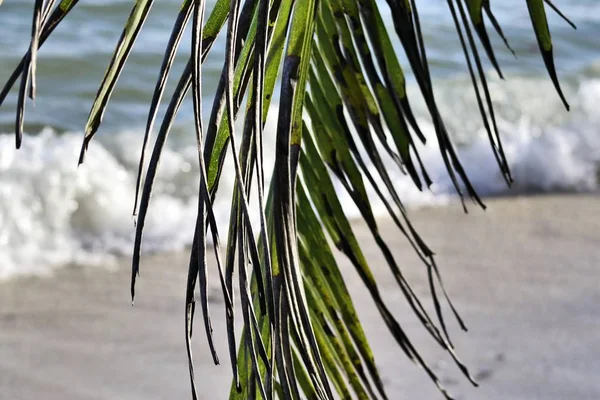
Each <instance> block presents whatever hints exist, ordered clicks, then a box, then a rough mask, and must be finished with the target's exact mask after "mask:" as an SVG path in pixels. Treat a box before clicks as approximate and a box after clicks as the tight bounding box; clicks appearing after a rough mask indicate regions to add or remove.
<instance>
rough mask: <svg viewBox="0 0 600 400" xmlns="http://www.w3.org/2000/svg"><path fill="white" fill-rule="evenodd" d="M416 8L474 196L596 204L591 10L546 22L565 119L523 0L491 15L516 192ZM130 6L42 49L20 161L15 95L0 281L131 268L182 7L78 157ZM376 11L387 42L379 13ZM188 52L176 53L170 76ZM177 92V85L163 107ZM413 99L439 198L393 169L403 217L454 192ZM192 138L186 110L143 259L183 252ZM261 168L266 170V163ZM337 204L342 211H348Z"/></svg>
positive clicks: (445, 18)
mask: <svg viewBox="0 0 600 400" xmlns="http://www.w3.org/2000/svg"><path fill="white" fill-rule="evenodd" d="M417 3H418V6H419V10H420V16H421V21H422V24H423V32H424V34H425V39H426V45H427V49H428V56H429V59H430V62H431V65H432V74H433V80H434V85H435V90H436V96H437V99H438V102H439V104H440V109H441V112H442V114H443V116H444V118H445V119H446V121H447V124H448V126H449V127H450V130H451V134H452V137H453V138H454V140H455V142H456V143H457V144H458V146H459V154H460V157H461V160H462V161H463V163H464V165H465V168H466V169H467V172H468V174H469V176H470V177H471V179H472V181H473V183H474V185H475V187H476V189H477V190H478V191H479V192H480V193H481V194H483V195H497V194H508V195H510V194H511V193H523V192H540V191H541V192H556V191H560V192H565V191H566V192H579V191H596V190H597V187H598V181H597V176H598V173H597V171H598V164H599V162H600V137H599V135H598V129H599V127H600V116H599V115H598V113H597V110H598V109H599V108H600V41H598V33H599V32H600V3H599V2H597V1H595V0H573V1H566V0H555V2H554V3H555V4H556V5H557V6H559V7H560V8H561V9H562V11H563V12H564V13H565V14H566V15H567V16H568V17H569V18H571V19H572V20H573V21H574V22H575V23H576V24H577V28H578V29H577V30H573V29H572V28H571V27H570V26H569V25H568V24H566V23H565V22H564V21H563V20H561V19H560V18H559V17H558V16H556V15H555V14H554V13H552V12H551V11H549V14H550V19H549V21H550V27H551V31H552V36H553V39H554V50H555V56H556V65H557V70H558V74H559V76H560V78H561V82H562V85H563V88H564V91H565V93H566V96H567V98H568V99H569V101H570V103H571V106H572V110H571V112H569V113H567V112H566V111H565V109H564V107H563V106H562V104H561V102H560V99H559V98H558V96H557V95H556V93H555V91H554V89H553V87H552V85H551V84H550V81H549V78H548V76H547V74H546V72H545V69H544V66H543V62H542V60H541V57H540V55H539V52H538V50H537V44H536V41H535V37H534V36H533V34H532V30H531V25H530V21H529V18H528V13H527V7H526V4H525V1H524V0H505V1H501V2H500V1H497V2H493V3H492V4H493V9H494V11H495V13H496V16H497V17H498V19H499V21H500V22H501V23H502V26H503V28H504V30H505V32H506V34H507V36H508V39H509V41H510V43H511V45H512V48H513V49H514V50H515V52H516V54H517V57H516V58H515V57H513V55H512V54H511V53H510V52H509V51H508V50H506V49H505V48H504V47H503V45H502V43H501V41H500V40H499V38H498V37H497V36H496V35H495V34H494V33H493V32H491V31H490V34H491V37H492V39H493V42H494V43H495V44H496V45H497V46H496V47H497V48H498V55H499V58H500V64H501V66H502V68H503V71H504V72H505V75H506V80H505V81H501V80H499V79H498V78H497V76H496V74H495V72H494V71H493V70H492V69H491V66H490V65H489V63H487V64H486V66H487V68H488V76H489V79H490V89H491V93H492V97H493V99H494V104H495V107H496V111H497V116H498V122H499V125H500V129H501V131H502V137H503V139H504V144H505V151H506V153H507V157H508V159H509V162H510V164H511V167H512V171H513V175H514V178H515V185H514V187H513V189H512V190H511V191H509V190H508V189H507V188H506V185H505V184H504V182H503V180H502V177H501V176H500V174H499V172H498V169H497V166H496V164H495V161H494V159H493V155H492V153H491V150H490V147H489V144H488V142H487V135H486V133H485V130H484V129H483V125H482V123H481V120H480V118H479V113H478V112H477V104H476V101H475V97H474V95H473V91H472V89H471V86H470V79H469V77H468V75H467V69H466V66H465V61H464V56H463V53H462V49H461V47H460V43H459V40H458V37H457V35H456V33H455V30H454V27H453V23H452V19H451V17H450V14H449V12H448V10H447V6H446V2H443V1H440V0H419V1H418V2H417ZM132 4H133V2H132V1H130V0H128V1H126V0H87V1H82V2H81V3H80V5H78V6H77V7H76V9H75V10H74V11H73V13H72V15H71V16H70V17H69V18H68V19H66V20H65V22H64V24H62V26H60V27H59V28H58V29H57V30H56V32H55V33H54V35H53V37H52V38H51V39H50V40H49V41H48V42H47V44H45V45H44V47H43V48H42V49H41V50H40V54H39V66H38V96H37V100H36V103H35V107H34V106H32V105H31V103H29V104H28V106H27V110H26V125H25V129H26V132H27V134H26V136H25V138H24V142H23V148H22V149H21V150H20V151H15V149H14V137H13V135H12V132H14V118H15V107H16V97H17V96H16V91H14V92H13V93H12V94H11V95H10V96H9V97H8V99H7V100H6V102H5V103H4V104H3V105H2V107H1V108H0V133H2V134H0V279H2V278H6V277H9V276H12V275H14V274H19V273H30V272H40V273H43V272H46V271H50V270H51V269H52V268H53V267H54V266H59V265H65V264H69V263H76V264H90V263H92V264H93V263H100V264H104V263H106V262H107V257H112V256H115V255H129V254H131V248H132V246H131V243H132V235H133V219H132V216H131V212H132V207H133V194H134V184H135V174H136V171H137V162H138V159H139V149H140V145H141V140H142V134H143V128H144V125H145V121H146V115H147V112H148V105H149V101H150V98H151V96H152V91H153V89H154V85H155V80H156V77H157V74H158V70H159V67H160V62H161V60H162V56H163V53H162V52H163V50H164V48H165V46H166V43H167V40H168V36H169V33H170V30H171V27H172V22H173V20H174V16H175V15H176V14H177V12H178V10H179V6H180V1H175V0H161V1H158V2H156V4H155V5H154V7H153V9H152V12H151V17H150V19H149V21H148V23H147V24H146V25H145V26H144V29H143V31H142V33H141V36H140V38H139V40H138V42H137V43H136V46H135V48H134V52H133V55H132V56H131V59H130V60H129V62H128V64H127V67H126V69H125V71H124V73H123V75H122V77H121V79H120V81H119V85H118V87H117V89H116V91H115V93H114V96H113V99H112V101H111V103H110V105H109V107H108V110H107V113H106V115H105V118H104V122H103V125H102V128H101V129H100V131H99V132H98V134H97V136H96V139H95V141H94V142H93V143H92V145H91V146H90V149H89V153H88V157H87V160H86V163H85V164H84V165H83V166H81V167H79V168H77V156H78V153H79V148H80V146H81V141H82V135H83V126H84V124H85V121H86V118H87V115H88V113H89V109H90V106H91V102H92V101H93V98H94V95H95V94H96V90H97V88H98V84H99V82H100V80H101V78H102V75H103V73H104V71H105V69H106V66H107V64H108V62H109V60H110V57H111V54H112V51H113V49H114V45H115V43H116V41H117V39H118V37H119V35H120V33H121V29H122V27H123V25H124V23H125V20H126V18H127V16H128V14H129V11H130V8H131V6H132ZM212 4H214V1H210V0H209V2H208V6H207V7H208V9H209V10H210V9H211V8H212ZM380 6H381V10H382V13H383V14H384V18H386V22H387V23H388V25H389V27H390V29H391V31H393V29H392V22H391V17H390V15H389V12H388V11H387V7H386V5H385V2H381V4H380ZM30 23H31V4H30V2H24V1H21V0H4V2H3V4H2V5H0V83H2V84H3V83H4V82H5V81H6V79H7V78H8V76H9V75H10V73H11V72H12V70H13V69H14V67H15V66H16V64H17V63H18V61H19V60H20V58H21V57H22V55H23V54H24V52H25V51H26V49H27V47H28V43H29V35H30V29H31V28H30ZM223 39H224V38H223V37H220V38H219V39H218V41H217V44H216V45H215V46H214V48H213V50H212V53H211V56H210V57H209V58H208V60H207V61H206V63H205V65H204V67H203V73H204V79H203V80H204V93H205V104H207V107H206V108H207V109H208V108H209V107H208V105H210V102H211V93H212V92H213V91H214V89H215V87H216V83H217V80H218V77H219V75H220V71H221V67H222V62H223V57H224V46H223V42H224V41H223ZM397 45H399V44H398V43H397ZM189 53H190V51H189V39H186V41H184V44H183V45H182V47H181V48H180V52H179V57H178V58H177V61H176V67H175V70H174V72H173V74H172V76H173V77H176V76H178V72H179V71H181V69H182V67H183V65H184V63H185V61H186V60H187V57H188V56H189ZM401 53H402V52H400V54H401ZM486 61H487V60H486ZM404 65H405V66H406V63H405V64H404ZM406 69H407V70H408V67H407V66H406ZM173 87H174V79H172V82H171V84H170V85H169V88H168V90H167V96H168V94H169V91H171V90H173ZM409 94H410V96H411V97H410V98H411V101H412V105H413V107H414V109H415V111H416V114H417V117H418V119H419V122H420V123H421V125H422V126H423V127H424V129H425V132H426V134H427V135H428V136H429V141H428V146H427V147H424V148H423V149H421V154H422V156H423V158H424V160H425V163H426V165H427V166H428V170H429V172H430V174H431V177H432V178H433V179H434V181H435V185H434V186H433V188H432V191H431V192H419V191H418V190H416V189H415V188H414V186H413V185H412V183H411V182H410V181H409V180H408V179H407V178H406V177H405V176H403V175H402V174H401V173H400V172H399V171H396V172H393V171H395V170H394V169H393V168H392V166H390V170H391V171H392V176H393V178H394V180H395V183H396V186H397V188H398V191H399V193H400V194H401V196H402V198H403V201H405V203H407V204H408V205H409V206H411V205H412V206H419V205H422V204H432V203H434V204H435V203H443V202H444V201H446V200H447V199H448V198H451V197H453V196H454V195H455V194H454V189H453V187H452V185H451V183H450V180H449V179H448V176H447V174H446V171H445V168H444V167H443V164H442V162H441V159H440V157H439V154H438V150H437V146H436V145H435V138H434V137H433V135H432V127H431V123H430V121H429V118H428V115H427V113H426V111H425V108H424V106H423V104H422V103H421V102H420V101H419V100H418V99H419V95H418V90H417V88H416V87H414V84H412V83H411V81H410V79H409ZM206 111H207V110H206ZM206 114H207V113H206ZM273 114H274V113H273ZM275 123H276V116H275V115H271V116H270V120H269V124H268V125H267V134H269V133H271V132H273V128H274V126H275ZM194 140H195V139H194V134H193V127H192V108H191V100H190V101H188V103H187V104H186V105H185V106H184V107H183V110H182V112H181V113H180V115H179V117H178V119H177V122H176V124H175V127H174V133H173V135H172V138H171V139H170V142H169V147H168V149H167V150H166V153H165V155H164V157H163V161H162V163H161V167H160V174H159V177H158V182H157V187H156V194H155V195H154V197H153V203H152V206H151V212H150V216H149V221H148V223H147V228H146V234H145V242H144V250H145V251H169V250H178V249H181V248H183V247H185V246H187V245H188V244H189V243H190V241H191V235H192V232H193V223H194V218H193V215H195V208H196V202H197V198H196V185H197V181H198V173H197V170H196V164H195V162H196V159H197V155H196V148H195V142H194ZM266 161H267V162H272V157H271V156H270V153H269V152H267V160H266ZM232 183H233V179H232V177H231V176H230V175H227V174H226V175H225V177H224V181H223V183H222V185H221V186H222V188H223V189H222V194H221V195H220V196H219V197H218V198H217V203H216V209H217V215H218V218H219V220H220V221H221V222H222V223H223V224H225V222H226V220H227V214H228V211H229V202H228V201H229V200H228V196H227V193H228V191H230V188H231V186H232ZM341 195H342V198H343V199H344V201H346V202H347V204H346V205H347V207H346V209H347V210H348V211H349V212H350V213H352V212H353V211H352V210H353V207H352V204H351V203H350V201H349V199H348V198H347V196H344V194H343V193H342V194H341ZM375 203H376V204H377V202H375Z"/></svg>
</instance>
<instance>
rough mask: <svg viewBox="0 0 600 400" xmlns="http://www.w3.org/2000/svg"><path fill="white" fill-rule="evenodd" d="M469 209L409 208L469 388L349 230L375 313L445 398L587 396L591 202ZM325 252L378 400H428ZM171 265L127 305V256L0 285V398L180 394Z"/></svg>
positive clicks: (595, 319)
mask: <svg viewBox="0 0 600 400" xmlns="http://www.w3.org/2000/svg"><path fill="white" fill-rule="evenodd" d="M485 203H486V204H487V206H488V210H487V211H485V212H484V211H482V210H480V209H478V208H477V207H469V214H467V215H465V214H464V213H463V211H462V207H461V206H460V203H459V202H456V203H454V202H452V203H450V204H448V205H444V206H431V207H430V206H427V207H420V208H418V209H415V210H409V214H410V218H411V222H412V223H413V224H414V226H415V229H417V231H418V232H419V233H420V234H421V235H422V237H423V239H424V240H425V241H426V242H427V244H429V245H430V246H431V247H432V249H433V250H434V251H435V252H436V254H437V257H436V260H437V262H438V265H439V267H440V270H441V273H442V276H443V279H444V283H445V286H446V290H447V291H448V292H449V295H450V296H451V298H452V300H453V302H454V304H455V306H456V307H457V309H458V310H459V312H460V313H461V316H462V317H463V319H465V322H466V323H467V326H468V327H469V328H470V331H469V332H468V333H463V332H459V330H458V329H457V328H458V327H457V324H455V323H454V322H453V321H452V318H451V314H450V313H449V312H448V313H446V318H447V324H448V327H449V330H450V335H451V337H452V339H453V341H454V342H455V345H456V348H457V353H458V355H459V356H460V357H461V359H462V360H463V361H464V362H465V363H466V364H467V366H468V367H469V368H470V370H471V372H472V374H473V375H474V376H475V378H476V379H477V380H478V381H479V383H480V386H481V387H480V388H478V389H475V388H473V387H471V386H470V384H469V383H468V382H467V381H466V379H464V378H463V377H462V376H461V374H460V371H458V369H457V368H456V367H454V365H453V364H452V360H451V359H450V358H449V357H448V356H446V355H444V354H443V352H441V351H440V350H439V348H436V347H435V346H434V344H433V341H432V340H431V339H429V338H428V337H426V336H425V335H423V332H425V331H424V330H423V329H422V328H421V327H420V324H419V323H418V321H416V318H415V317H414V316H413V315H412V313H411V311H410V310H409V309H408V306H407V305H406V304H405V301H404V298H403V297H402V296H401V293H400V291H399V290H398V288H397V286H396V285H395V281H394V280H393V279H390V276H391V275H390V274H389V271H387V267H385V264H384V263H383V257H382V255H381V253H380V251H379V250H378V248H377V247H376V246H374V244H373V241H372V239H371V238H370V233H369V232H368V230H366V229H365V227H364V225H363V224H361V223H360V222H359V221H354V222H353V228H354V230H355V234H356V235H357V238H358V240H359V243H361V245H362V246H363V251H364V253H365V256H366V257H367V259H368V260H369V261H370V265H371V266H372V268H373V272H374V274H375V276H376V278H377V282H378V284H379V286H380V290H381V292H382V293H383V297H384V299H385V300H386V302H387V303H388V306H390V308H391V309H392V310H393V311H394V312H395V315H396V317H397V318H398V320H399V322H400V323H401V324H402V326H403V328H405V329H406V331H407V333H408V335H409V337H411V339H412V340H413V342H414V344H415V346H416V347H417V348H418V349H419V350H420V351H421V352H422V355H423V356H424V358H425V359H426V360H427V361H428V363H429V364H430V365H431V366H432V367H433V368H434V370H435V372H436V373H437V374H438V375H439V377H440V379H441V381H442V384H443V385H444V386H446V388H447V389H448V390H449V392H450V394H451V395H453V396H454V397H455V398H459V399H480V398H485V399H492V400H493V399H505V398H510V399H517V400H519V399H522V400H526V399H527V400H529V399H548V398H556V399H564V398H576V399H597V398H600V383H598V382H597V380H596V379H595V376H594V371H598V370H600V340H597V339H595V338H594V337H593V336H594V335H593V334H592V332H596V331H598V330H599V329H600V312H599V309H598V307H597V304H598V301H599V300H600V294H599V293H598V290H597V282H600V270H599V269H598V265H600V250H599V249H600V218H598V216H600V198H599V197H598V196H595V195H554V196H518V197H509V198H505V197H499V198H498V197H496V198H486V199H485ZM378 222H379V225H380V230H381V231H382V232H383V237H384V238H385V239H386V240H387V241H388V245H389V246H390V248H391V249H392V250H393V252H394V256H395V257H396V259H397V260H398V261H399V264H400V266H401V268H402V269H403V271H404V272H405V274H406V276H407V279H408V280H409V282H411V284H412V285H413V288H414V290H415V291H416V293H417V294H418V295H419V296H420V298H421V300H422V301H423V303H424V305H425V306H426V308H427V309H428V311H431V310H432V307H431V296H430V295H429V289H428V285H427V279H426V273H425V269H424V268H423V266H422V264H420V261H419V260H418V258H417V256H416V255H415V254H414V252H413V251H412V249H411V248H410V246H409V245H408V243H407V242H406V240H405V239H404V237H402V236H401V235H398V234H397V230H396V229H395V227H394V225H393V223H392V222H391V221H390V220H388V219H386V218H379V219H378ZM337 256H338V262H339V264H340V267H341V268H342V271H343V273H344V277H345V279H346V283H347V286H348V289H349V290H350V292H351V293H352V294H353V296H354V301H355V306H356V307H357V309H358V313H359V316H360V318H361V322H362V324H363V326H364V328H365V330H366V334H367V337H368V338H369V340H370V342H371V345H372V346H373V350H374V353H375V359H376V362H377V365H378V366H379V368H380V372H381V374H382V378H383V380H384V384H385V385H386V390H387V391H388V395H389V397H390V399H396V398H403V397H410V398H419V399H421V398H422V399H437V398H439V399H442V398H443V397H442V396H441V394H439V393H438V392H437V390H436V388H435V386H434V385H433V384H432V383H431V382H430V381H429V379H428V378H427V377H426V375H425V373H424V372H423V371H421V370H419V369H418V368H416V367H415V366H414V365H413V364H411V363H410V362H409V361H408V359H407V358H406V357H405V356H404V355H403V353H402V352H401V351H400V349H399V348H397V345H396V344H395V343H394V342H393V339H392V338H391V336H390V335H389V334H388V333H387V332H386V331H385V327H384V325H383V323H382V322H381V321H380V317H379V315H378V314H377V313H376V311H375V310H374V307H373V305H372V304H371V303H372V302H371V301H370V300H369V298H368V294H367V293H366V290H365V289H364V288H363V287H362V283H361V282H360V280H359V279H358V277H357V275H356V273H355V272H354V271H353V269H352V267H351V265H350V264H349V263H348V262H347V261H346V260H345V259H343V258H342V257H339V254H337ZM187 257H188V255H187V253H185V252H179V253H172V254H157V255H148V256H146V257H143V260H142V265H141V277H140V279H139V280H138V288H137V297H136V305H135V307H133V308H132V307H131V306H130V298H129V274H130V268H129V262H130V260H129V259H128V258H124V259H122V260H120V261H119V266H118V267H117V268H111V270H105V269H102V268H97V267H89V268H88V267H65V268H62V269H58V270H56V271H55V272H54V273H53V276H51V277H41V278H40V277H16V278H13V279H10V280H8V281H3V282H0V398H10V399H17V400H18V399H24V400H25V399H31V398H36V397H40V396H43V397H44V398H46V399H49V400H54V399H56V400H59V399H61V400H62V399H66V400H69V399H113V398H120V399H164V398H181V397H183V398H189V382H188V371H187V362H186V358H185V357H186V356H185V343H184V328H183V322H184V303H183V301H184V290H185V289H184V287H185V277H186V265H187V261H188V260H187ZM212 278H213V279H211V280H212V284H211V286H210V288H211V290H214V292H212V293H213V295H212V296H211V300H212V301H211V310H212V317H213V322H214V330H215V339H216V345H217V350H218V353H219V356H220V358H221V361H222V365H221V366H219V367H215V366H213V365H212V360H211V357H210V354H209V351H208V346H207V344H206V338H205V333H204V328H203V327H202V321H201V318H198V319H197V322H196V324H197V327H196V331H197V332H199V333H197V334H196V335H195V340H194V358H195V361H196V379H197V383H198V388H199V391H200V392H199V396H200V398H204V399H220V398H226V394H227V392H228V390H229V382H230V374H231V373H230V369H229V365H228V354H227V347H226V344H225V340H224V336H225V329H224V312H223V310H222V304H221V303H220V289H219V288H218V282H217V281H218V279H214V278H216V276H215V275H213V276H212ZM362 300H364V301H362ZM443 306H444V307H445V311H449V310H448V308H447V307H446V306H445V305H444V303H443Z"/></svg>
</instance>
